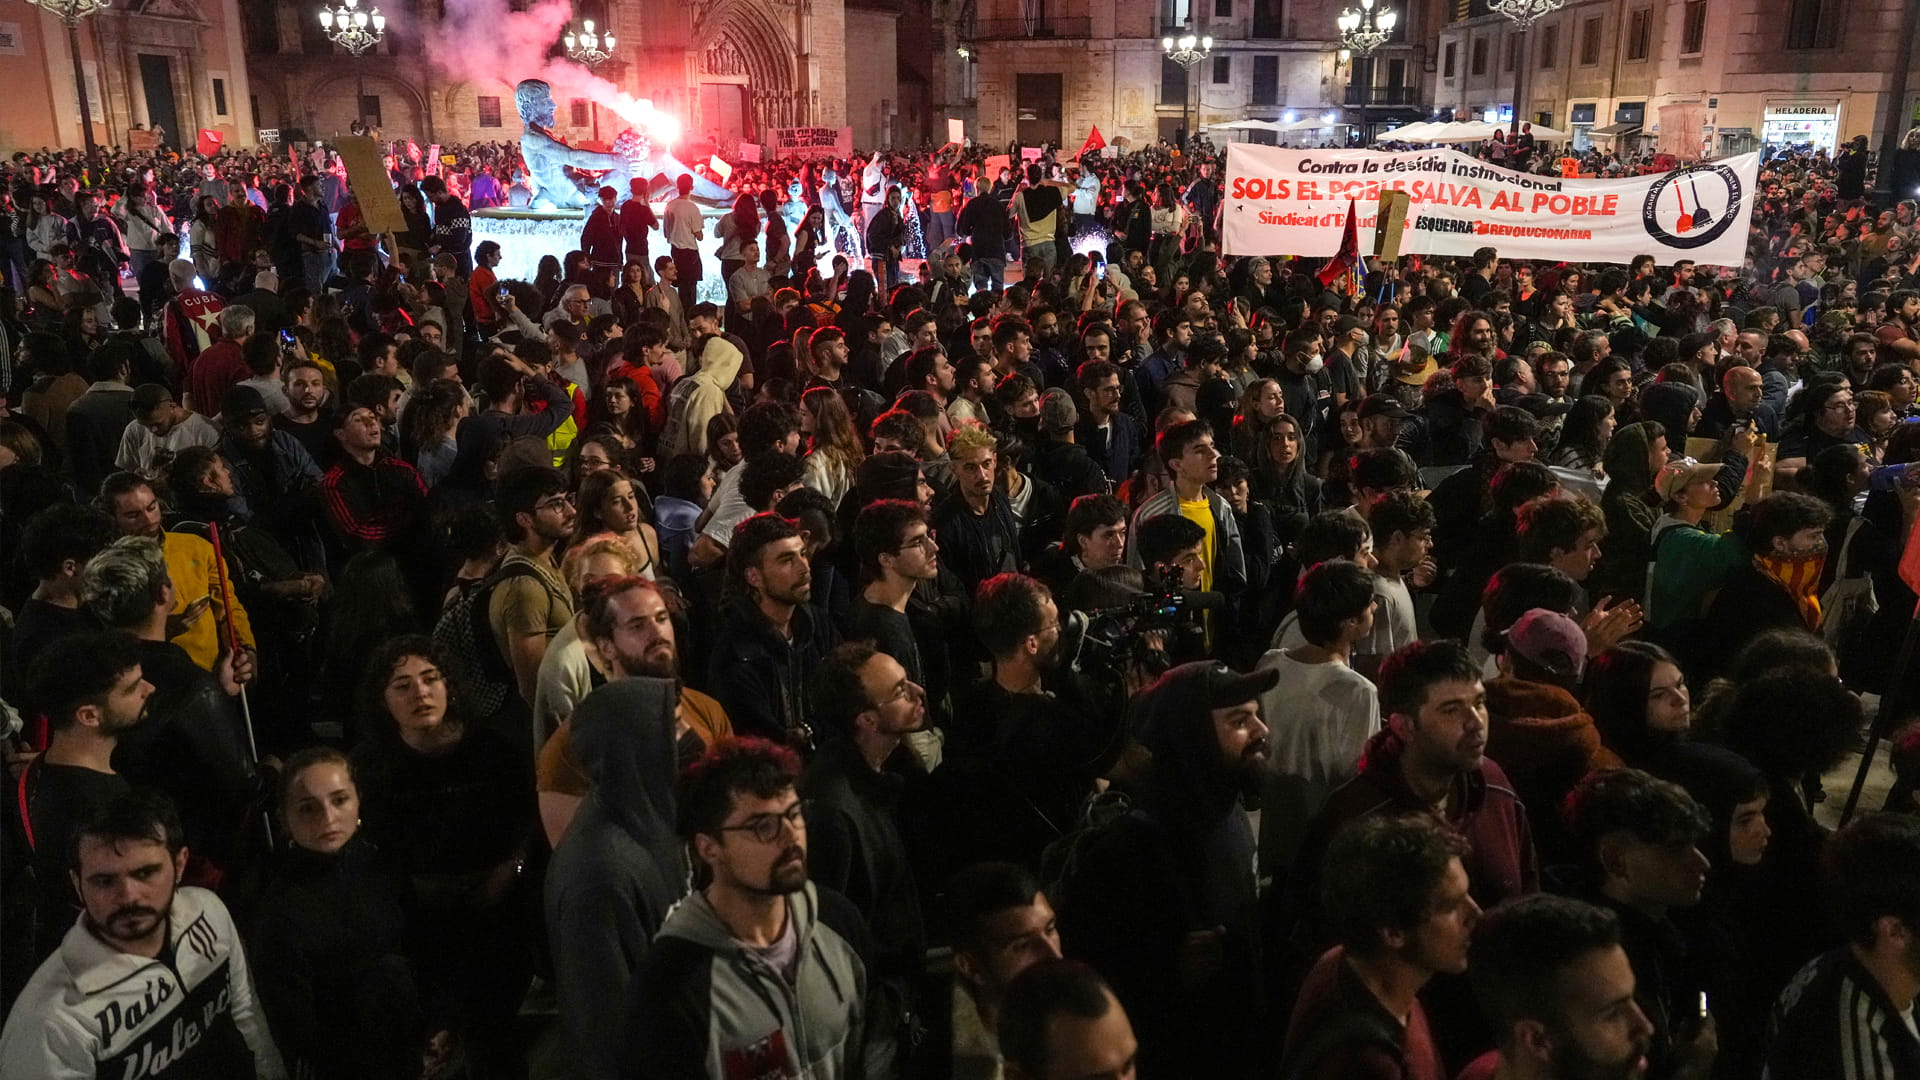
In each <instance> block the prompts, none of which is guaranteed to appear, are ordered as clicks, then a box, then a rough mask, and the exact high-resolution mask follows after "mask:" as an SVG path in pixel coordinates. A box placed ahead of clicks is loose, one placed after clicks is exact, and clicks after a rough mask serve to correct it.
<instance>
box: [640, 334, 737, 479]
mask: <svg viewBox="0 0 1920 1080" xmlns="http://www.w3.org/2000/svg"><path fill="white" fill-rule="evenodd" d="M741 361H742V357H741V355H740V350H739V349H737V348H735V347H734V345H733V343H732V342H730V341H728V340H727V339H726V338H725V337H724V336H722V335H719V334H715V335H714V336H712V337H710V338H708V339H707V343H706V345H705V346H704V347H702V348H701V350H700V366H699V369H698V370H697V371H695V372H694V373H693V374H691V375H689V376H686V377H685V378H682V379H681V380H680V381H678V382H676V383H674V384H673V390H672V391H670V393H669V396H668V398H667V426H666V430H664V431H662V432H661V433H660V446H659V450H658V454H657V456H658V457H659V459H660V460H662V461H671V460H672V459H673V458H674V457H676V456H677V455H680V454H704V453H706V452H707V421H709V420H711V419H713V418H714V417H715V416H718V415H719V414H721V413H723V412H726V411H727V389H728V388H729V387H731V386H732V385H733V380H734V378H735V377H736V376H738V375H739V374H740V365H741Z"/></svg>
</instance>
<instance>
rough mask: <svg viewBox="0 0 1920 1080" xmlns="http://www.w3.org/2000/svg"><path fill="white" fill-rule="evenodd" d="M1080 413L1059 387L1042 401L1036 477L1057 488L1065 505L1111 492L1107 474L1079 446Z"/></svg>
mask: <svg viewBox="0 0 1920 1080" xmlns="http://www.w3.org/2000/svg"><path fill="white" fill-rule="evenodd" d="M1079 424H1080V410H1079V409H1076V408H1074V405H1073V396H1072V395H1071V394H1068V393H1067V391H1066V388H1064V387H1059V386H1056V387H1054V388H1053V389H1051V390H1049V391H1047V392H1046V394H1045V395H1043V396H1042V397H1041V398H1040V442H1039V444H1038V445H1037V446H1035V447H1034V448H1033V467H1032V468H1033V477H1034V479H1036V480H1042V481H1045V482H1046V483H1048V484H1051V485H1053V489H1054V490H1055V491H1057V492H1059V493H1060V497H1061V499H1062V500H1063V501H1072V500H1074V499H1077V498H1079V497H1080V496H1082V495H1093V494H1097V493H1099V492H1103V491H1105V490H1107V474H1106V473H1105V472H1104V471H1102V470H1101V468H1100V466H1099V465H1097V464H1095V463H1094V460H1093V458H1091V457H1089V456H1087V452H1086V451H1085V450H1084V449H1082V448H1081V447H1079V446H1078V445H1076V444H1075V442H1074V430H1075V429H1076V428H1077V427H1078V426H1079Z"/></svg>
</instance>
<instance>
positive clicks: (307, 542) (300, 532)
mask: <svg viewBox="0 0 1920 1080" xmlns="http://www.w3.org/2000/svg"><path fill="white" fill-rule="evenodd" d="M220 428H221V436H220V442H219V444H218V446H217V449H218V450H219V451H220V456H221V458H223V459H225V461H226V463H227V470H228V472H229V473H231V474H232V476H233V486H234V490H235V493H236V494H238V495H239V496H240V497H241V498H242V499H244V500H246V504H247V508H248V509H249V510H250V511H252V513H253V516H254V518H255V520H257V521H258V522H259V523H260V524H261V525H263V526H265V527H266V528H267V529H268V530H269V531H271V532H273V533H274V534H275V535H276V536H277V537H278V538H279V539H280V542H281V543H283V544H285V545H286V546H287V549H288V550H289V551H291V552H293V554H294V557H295V558H296V560H297V561H298V562H299V563H300V566H301V568H302V569H305V570H320V569H323V568H324V567H325V566H326V555H325V551H324V549H323V548H322V547H321V545H320V532H319V528H318V526H319V514H318V510H319V504H318V501H317V500H318V498H319V493H320V480H321V473H320V467H319V465H317V464H315V462H314V460H313V456H312V455H311V454H309V453H307V448H306V447H305V446H304V445H302V444H301V442H300V440H299V439H296V438H294V437H293V436H292V435H289V434H287V433H286V432H284V431H278V430H276V429H275V427H274V421H273V419H272V413H271V410H269V409H268V408H267V403H266V399H265V398H263V397H262V396H261V395H260V392H259V391H258V390H255V389H254V388H253V387H251V386H244V385H242V386H236V387H234V388H232V389H231V390H228V391H227V393H226V396H225V397H223V398H221V400H220Z"/></svg>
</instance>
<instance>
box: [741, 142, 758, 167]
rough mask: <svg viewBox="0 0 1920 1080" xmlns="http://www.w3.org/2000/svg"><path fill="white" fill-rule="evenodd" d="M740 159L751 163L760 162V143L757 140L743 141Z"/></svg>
mask: <svg viewBox="0 0 1920 1080" xmlns="http://www.w3.org/2000/svg"><path fill="white" fill-rule="evenodd" d="M740 160H741V161H745V162H748V163H750V164H758V163H759V161H760V144H759V143H757V142H743V143H741V144H740Z"/></svg>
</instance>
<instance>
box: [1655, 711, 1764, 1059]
mask: <svg viewBox="0 0 1920 1080" xmlns="http://www.w3.org/2000/svg"><path fill="white" fill-rule="evenodd" d="M1663 764H1664V766H1665V767H1664V769H1663V770H1662V771H1663V772H1664V773H1665V775H1664V776H1663V777H1662V778H1663V779H1666V780H1671V781H1673V782H1674V783H1676V784H1679V785H1680V786H1681V787H1683V788H1685V789H1687V794H1689V795H1691V796H1693V799H1694V801H1695V802H1697V803H1699V804H1700V807H1701V808H1702V809H1704V810H1705V811H1706V812H1707V816H1708V818H1709V819H1710V821H1711V826H1710V827H1709V829H1708V830H1707V834H1706V836H1704V837H1703V838H1701V841H1700V845H1699V847H1700V854H1702V855H1704V856H1706V857H1707V862H1708V863H1709V864H1710V869H1709V870H1708V871H1707V884H1706V887H1705V888H1704V889H1703V890H1702V891H1701V894H1700V903H1699V904H1698V905H1696V906H1694V907H1691V908H1676V909H1675V910H1674V912H1673V920H1674V922H1675V923H1677V924H1678V925H1679V927H1680V930H1681V932H1682V933H1683V934H1684V935H1685V936H1686V939H1687V943H1688V946H1689V948H1691V949H1693V950H1695V951H1696V952H1697V954H1698V957H1699V960H1698V967H1699V970H1700V971H1701V972H1702V973H1703V975H1704V976H1705V989H1706V993H1707V999H1708V1000H1709V1001H1710V1002H1712V1003H1713V1022H1714V1026H1715V1027H1716V1028H1718V1029H1719V1033H1720V1053H1719V1056H1718V1057H1716V1058H1715V1059H1714V1071H1715V1075H1723V1076H1758V1075H1760V1066H1761V1063H1762V1059H1763V1058H1764V1056H1765V1053H1766V1046H1767V1028H1768V1019H1769V1016H1770V1014H1771V1012H1772V1008H1773V1001H1774V998H1775V997H1776V996H1777V994H1778V992H1779V989H1780V987H1779V983H1778V972H1779V971H1781V970H1783V969H1784V968H1785V967H1786V965H1783V964H1782V963H1781V962H1780V961H1778V960H1777V959H1774V958H1772V957H1771V955H1770V954H1771V952H1772V943H1771V942H1770V941H1769V940H1768V939H1767V931H1766V927H1767V922H1766V920H1765V919H1764V918H1763V917H1762V913H1763V912H1764V911H1766V910H1767V908H1768V898H1769V896H1770V895H1771V890H1772V889H1774V888H1776V887H1778V885H1779V883H1778V882H1775V881H1770V880H1769V877H1770V869H1771V868H1770V866H1769V865H1768V864H1767V862H1766V852H1767V845H1768V841H1769V840H1770V839H1771V837H1772V833H1771V831H1770V830H1769V829H1768V827H1767V818H1766V810H1767V803H1768V802H1769V801H1771V799H1772V797H1773V796H1772V790H1773V789H1772V785H1771V784H1769V783H1768V781H1767V778H1766V776H1765V775H1764V774H1762V773H1761V771H1760V770H1759V769H1757V768H1755V767H1754V766H1753V765H1752V764H1751V763H1750V762H1748V761H1747V759H1746V758H1743V757H1741V756H1740V755H1739V754H1736V753H1734V752H1733V751H1731V750H1728V749H1726V748H1724V747H1720V746H1715V745H1713V744H1711V743H1704V742H1695V741H1692V740H1686V741H1683V742H1680V743H1678V744H1676V749H1675V751H1674V752H1673V753H1671V754H1669V755H1667V757H1666V759H1665V761H1664V763H1663Z"/></svg>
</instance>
